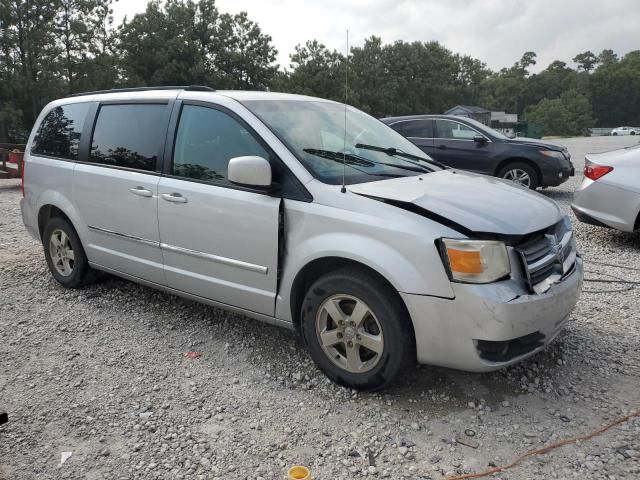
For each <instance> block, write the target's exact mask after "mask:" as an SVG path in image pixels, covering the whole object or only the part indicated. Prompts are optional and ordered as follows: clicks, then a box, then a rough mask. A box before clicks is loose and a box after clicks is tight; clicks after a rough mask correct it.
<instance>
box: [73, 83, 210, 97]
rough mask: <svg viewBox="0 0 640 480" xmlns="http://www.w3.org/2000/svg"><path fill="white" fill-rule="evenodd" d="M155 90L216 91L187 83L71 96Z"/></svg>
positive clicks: (100, 91) (114, 89)
mask: <svg viewBox="0 0 640 480" xmlns="http://www.w3.org/2000/svg"><path fill="white" fill-rule="evenodd" d="M154 90H186V91H188V92H215V89H213V88H211V87H205V86H203V85H186V86H184V85H183V86H170V87H132V88H112V89H111V90H96V91H94V92H81V93H74V94H73V95H69V96H70V97H82V96H84V95H98V94H99V93H126V92H148V91H154Z"/></svg>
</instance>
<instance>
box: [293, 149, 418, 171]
mask: <svg viewBox="0 0 640 480" xmlns="http://www.w3.org/2000/svg"><path fill="white" fill-rule="evenodd" d="M302 151H303V152H305V153H308V154H310V155H315V156H317V157H321V158H326V159H327V160H332V161H334V162H338V163H342V162H345V163H346V164H347V165H351V166H359V167H373V166H374V165H385V166H387V167H392V168H397V169H399V170H409V171H412V172H418V173H425V172H428V170H426V169H425V167H424V166H422V165H420V164H417V163H414V162H409V163H411V164H412V165H415V166H416V167H418V168H414V167H409V166H407V165H395V164H393V163H386V162H378V161H376V160H370V159H368V158H363V157H359V156H358V155H353V154H352V153H342V152H332V151H331V150H319V149H316V148H303V149H302ZM358 170H359V169H358ZM360 171H362V170H360ZM365 173H371V174H372V175H376V176H379V177H384V176H387V174H384V173H375V172H365Z"/></svg>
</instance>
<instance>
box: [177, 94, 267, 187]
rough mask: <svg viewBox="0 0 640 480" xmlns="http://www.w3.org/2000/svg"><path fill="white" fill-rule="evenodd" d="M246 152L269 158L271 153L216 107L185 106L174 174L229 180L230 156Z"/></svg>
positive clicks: (200, 178) (181, 117) (217, 180)
mask: <svg viewBox="0 0 640 480" xmlns="http://www.w3.org/2000/svg"><path fill="white" fill-rule="evenodd" d="M245 155H257V156H259V157H263V158H266V159H269V153H268V152H267V151H266V150H265V149H264V148H263V147H262V146H261V145H260V144H259V143H258V141H257V140H256V139H255V138H254V137H253V135H252V134H251V133H250V132H249V131H248V130H247V129H245V128H244V127H243V126H242V125H241V124H240V123H239V122H237V121H236V120H235V119H234V118H233V117H231V116H229V115H227V114H226V113H224V112H221V111H220V110H215V109H213V108H207V107H199V106H196V105H185V106H184V107H183V109H182V114H181V115H180V123H179V125H178V132H177V134H176V143H175V150H174V156H173V167H172V172H171V173H172V174H173V175H177V176H179V177H188V178H194V179H198V180H207V181H212V182H221V183H228V182H227V167H228V165H229V160H231V159H232V158H235V157H242V156H245Z"/></svg>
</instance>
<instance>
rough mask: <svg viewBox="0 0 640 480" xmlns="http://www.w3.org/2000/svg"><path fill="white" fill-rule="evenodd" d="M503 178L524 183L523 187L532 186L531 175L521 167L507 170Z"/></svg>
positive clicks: (519, 183) (520, 183)
mask: <svg viewBox="0 0 640 480" xmlns="http://www.w3.org/2000/svg"><path fill="white" fill-rule="evenodd" d="M502 178H504V179H505V180H511V181H512V182H515V183H517V184H518V185H522V186H523V187H527V188H529V187H531V177H530V176H529V174H528V173H527V172H525V171H524V170H522V169H520V168H512V169H511V170H507V171H506V172H505V174H504V176H503V177H502Z"/></svg>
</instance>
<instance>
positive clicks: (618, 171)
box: [571, 145, 640, 232]
mask: <svg viewBox="0 0 640 480" xmlns="http://www.w3.org/2000/svg"><path fill="white" fill-rule="evenodd" d="M571 208H572V209H573V211H574V213H575V214H576V217H577V218H578V220H580V221H581V222H585V223H589V224H592V225H598V226H601V227H608V228H615V229H618V230H622V231H624V232H632V231H634V230H638V229H640V146H639V145H635V146H633V147H628V148H624V149H622V150H614V151H612V152H606V153H597V154H596V153H590V154H588V155H587V156H586V157H585V167H584V180H583V181H582V184H581V185H580V186H579V187H578V189H577V190H576V191H575V193H574V195H573V204H572V205H571Z"/></svg>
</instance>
